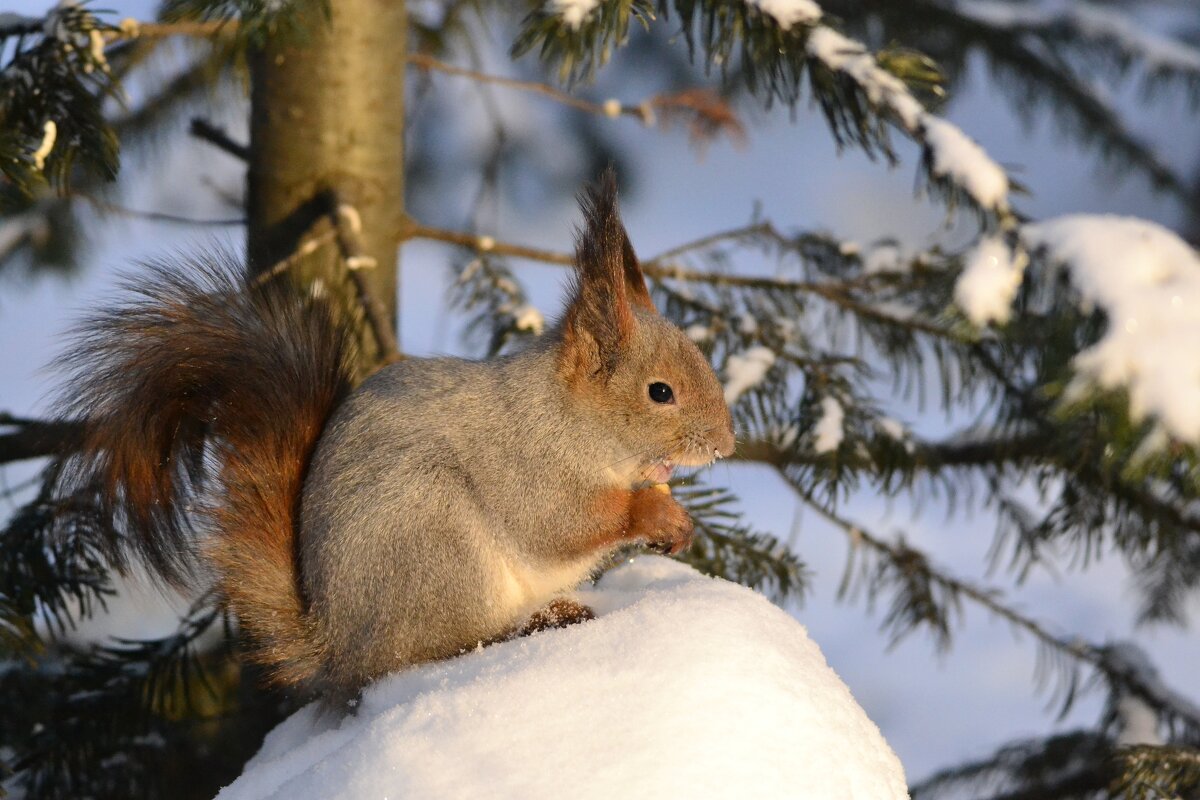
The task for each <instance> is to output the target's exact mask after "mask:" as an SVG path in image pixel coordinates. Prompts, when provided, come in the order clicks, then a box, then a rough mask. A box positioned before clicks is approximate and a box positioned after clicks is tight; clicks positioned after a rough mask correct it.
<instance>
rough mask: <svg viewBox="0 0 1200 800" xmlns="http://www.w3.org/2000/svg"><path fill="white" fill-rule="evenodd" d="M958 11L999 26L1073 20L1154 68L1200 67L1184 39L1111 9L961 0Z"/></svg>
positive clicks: (1060, 1) (1086, 33)
mask: <svg viewBox="0 0 1200 800" xmlns="http://www.w3.org/2000/svg"><path fill="white" fill-rule="evenodd" d="M955 10H956V11H958V12H959V13H960V14H963V15H964V16H967V17H970V18H971V19H974V20H976V21H978V22H982V23H984V24H986V25H991V26H992V27H996V28H1005V29H1009V30H1014V29H1029V28H1046V27H1050V26H1052V25H1067V26H1070V27H1072V28H1074V29H1075V31H1076V32H1077V33H1078V34H1079V36H1081V37H1082V38H1084V39H1090V40H1092V41H1109V42H1112V43H1114V44H1115V45H1116V46H1117V47H1119V48H1120V49H1122V50H1124V51H1125V52H1126V53H1128V54H1129V55H1131V56H1133V57H1134V58H1137V59H1140V60H1141V61H1142V62H1143V63H1144V64H1145V65H1146V67H1147V68H1148V69H1150V70H1151V71H1156V70H1174V71H1180V72H1198V71H1200V50H1198V49H1196V48H1195V47H1192V46H1190V45H1188V44H1186V43H1184V42H1181V41H1179V40H1178V39H1173V38H1170V37H1167V36H1161V35H1159V34H1157V33H1154V32H1152V31H1148V30H1146V29H1145V28H1144V27H1142V26H1139V25H1138V24H1137V23H1136V22H1134V21H1133V20H1131V19H1129V18H1128V17H1127V16H1125V15H1123V14H1120V13H1118V12H1116V11H1114V10H1112V9H1110V8H1102V7H1099V6H1096V5H1091V4H1088V3H1073V4H1067V3H1066V2H1064V0H1056V2H1043V3H1008V2H997V1H996V0H958V2H957V3H955Z"/></svg>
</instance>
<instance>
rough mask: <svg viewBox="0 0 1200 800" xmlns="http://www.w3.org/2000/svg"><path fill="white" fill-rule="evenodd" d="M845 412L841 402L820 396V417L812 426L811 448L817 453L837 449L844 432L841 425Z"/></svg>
mask: <svg viewBox="0 0 1200 800" xmlns="http://www.w3.org/2000/svg"><path fill="white" fill-rule="evenodd" d="M845 418H846V412H845V411H843V410H842V404H841V403H839V402H838V401H837V400H835V399H834V398H832V397H823V398H821V418H820V419H818V420H817V424H816V425H814V426H813V437H814V440H813V449H814V450H816V451H817V452H818V453H831V452H833V451H834V450H837V449H838V446H839V445H841V443H842V439H843V438H845V435H846V432H845V429H844V428H843V427H842V423H843V422H844V421H845Z"/></svg>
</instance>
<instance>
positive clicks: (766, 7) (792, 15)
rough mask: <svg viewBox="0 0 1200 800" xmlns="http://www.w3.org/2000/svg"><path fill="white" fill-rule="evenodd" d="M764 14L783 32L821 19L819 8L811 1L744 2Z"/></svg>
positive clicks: (760, 0)
mask: <svg viewBox="0 0 1200 800" xmlns="http://www.w3.org/2000/svg"><path fill="white" fill-rule="evenodd" d="M746 4H747V5H750V6H754V7H755V8H757V9H758V10H760V11H762V12H763V13H764V14H770V15H771V17H772V18H774V20H775V22H777V23H778V24H779V27H781V28H783V29H784V30H785V31H786V30H788V29H789V28H791V27H792V26H793V25H796V24H800V25H811V24H812V23H814V22H816V21H817V20H819V19H820V18H821V7H820V6H819V5H817V4H816V3H814V2H813V0H746Z"/></svg>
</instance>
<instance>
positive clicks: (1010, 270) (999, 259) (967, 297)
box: [954, 236, 1027, 325]
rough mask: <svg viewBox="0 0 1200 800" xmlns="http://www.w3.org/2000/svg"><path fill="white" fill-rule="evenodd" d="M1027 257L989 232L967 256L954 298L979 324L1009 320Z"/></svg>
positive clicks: (956, 285) (970, 317) (971, 318)
mask: <svg viewBox="0 0 1200 800" xmlns="http://www.w3.org/2000/svg"><path fill="white" fill-rule="evenodd" d="M1026 260H1027V259H1026V258H1025V257H1024V254H1023V253H1014V252H1013V250H1012V249H1011V248H1010V247H1009V246H1008V245H1007V244H1006V243H1005V242H1004V240H1003V239H1001V238H999V237H996V236H985V237H983V238H982V239H980V240H979V242H978V243H977V244H976V245H975V247H973V248H972V249H971V250H970V251H969V252H968V253H967V255H966V256H965V257H964V260H963V261H964V265H963V271H962V275H960V276H959V278H958V283H957V284H955V286H954V302H956V303H957V304H958V307H959V308H961V309H962V310H963V312H964V313H965V314H966V315H967V318H968V319H970V320H971V321H972V322H974V323H975V324H976V325H986V324H988V323H989V322H999V323H1000V324H1004V323H1006V322H1008V319H1009V317H1010V316H1011V315H1012V301H1013V298H1014V297H1016V296H1017V289H1019V288H1020V286H1021V279H1022V277H1023V276H1024V274H1025V263H1026Z"/></svg>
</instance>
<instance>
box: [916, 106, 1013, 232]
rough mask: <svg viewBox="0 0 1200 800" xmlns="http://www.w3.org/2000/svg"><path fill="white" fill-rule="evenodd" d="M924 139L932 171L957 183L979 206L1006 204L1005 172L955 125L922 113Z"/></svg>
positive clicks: (1003, 205)
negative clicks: (930, 158)
mask: <svg viewBox="0 0 1200 800" xmlns="http://www.w3.org/2000/svg"><path fill="white" fill-rule="evenodd" d="M921 124H922V126H923V127H924V130H925V142H926V143H927V144H928V145H929V149H930V152H931V153H932V155H933V159H932V162H933V167H932V169H933V174H934V175H937V176H940V177H945V178H949V179H950V180H952V181H953V182H954V183H956V184H958V185H959V186H961V187H962V188H963V189H965V190H966V191H967V193H968V194H970V195H971V197H972V198H973V199H974V200H975V202H976V203H978V204H979V205H980V206H982V207H983V208H993V209H1001V210H1003V209H1006V208H1007V207H1008V175H1007V174H1006V173H1005V172H1004V170H1003V169H1002V168H1001V167H1000V165H999V164H997V163H996V162H995V161H993V160H992V158H991V157H990V156H989V155H988V154H987V153H985V152H984V150H983V148H982V147H980V146H979V145H978V144H976V143H975V141H974V140H972V139H971V138H970V137H969V136H967V135H966V134H965V133H963V132H962V130H961V129H960V128H958V127H957V126H955V125H953V124H951V123H949V122H947V121H946V120H944V119H941V118H939V117H935V116H933V115H932V114H926V115H925V117H924V118H923V119H922V123H921Z"/></svg>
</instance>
